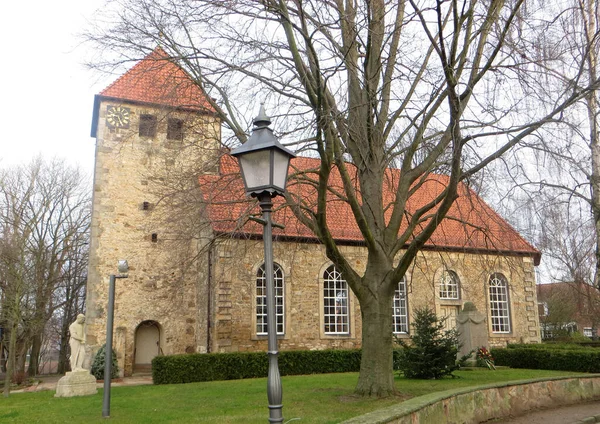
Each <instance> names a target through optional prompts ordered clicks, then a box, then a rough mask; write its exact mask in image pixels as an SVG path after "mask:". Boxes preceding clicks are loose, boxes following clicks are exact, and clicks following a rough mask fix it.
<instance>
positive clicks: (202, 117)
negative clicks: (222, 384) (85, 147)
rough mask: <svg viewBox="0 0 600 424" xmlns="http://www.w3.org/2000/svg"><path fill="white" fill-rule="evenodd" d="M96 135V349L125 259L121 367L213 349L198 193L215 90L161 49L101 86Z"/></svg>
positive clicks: (117, 329) (212, 135)
mask: <svg viewBox="0 0 600 424" xmlns="http://www.w3.org/2000/svg"><path fill="white" fill-rule="evenodd" d="M91 136H92V137H95V138H96V161H95V171H94V193H93V209H92V227H91V228H92V229H91V242H90V260H89V272H88V285H87V313H86V315H87V322H86V324H87V330H86V333H87V343H88V344H89V345H91V346H92V351H93V354H95V352H96V351H97V349H98V348H100V346H102V345H103V344H104V343H105V342H106V312H107V304H108V281H109V276H110V275H111V274H116V273H117V269H116V267H117V262H118V261H119V260H122V259H125V260H127V261H128V263H129V268H130V271H129V276H128V278H123V279H118V280H117V285H116V291H115V315H114V342H113V346H114V348H115V351H116V352H117V356H118V361H119V368H120V371H121V373H124V374H125V375H130V374H132V373H133V372H143V371H146V370H149V369H150V362H151V360H152V358H153V357H154V356H156V355H159V354H171V353H182V352H203V351H206V346H207V343H208V341H207V329H206V325H207V319H206V313H207V311H205V309H206V307H205V306H204V307H203V306H202V305H206V302H204V301H202V299H203V298H205V297H206V296H207V293H206V278H207V277H206V276H205V275H204V273H203V272H202V271H201V270H202V269H207V267H205V266H203V264H202V259H200V260H198V257H199V256H202V255H200V254H199V252H201V251H202V249H203V243H205V240H206V238H205V237H203V231H204V230H203V225H202V222H200V219H201V218H200V217H201V215H202V214H201V213H199V208H198V204H197V203H195V202H194V198H195V197H194V196H195V195H196V191H197V189H198V187H197V177H198V175H200V174H203V173H204V174H205V173H211V172H214V169H215V163H216V160H217V157H218V152H219V147H220V136H221V134H220V122H219V120H218V118H217V117H216V115H215V113H214V109H213V108H212V107H211V105H210V103H209V102H208V100H207V96H206V94H205V93H204V92H203V90H202V89H201V88H200V87H199V86H198V85H197V84H195V83H194V82H193V81H192V79H191V78H190V76H189V75H188V74H187V73H186V72H185V71H184V70H183V69H182V68H181V67H180V66H178V65H177V64H175V63H174V62H173V61H171V60H170V59H169V58H168V56H167V54H166V53H165V52H164V50H162V49H161V48H157V49H156V50H154V51H153V52H152V53H151V54H149V55H148V56H147V57H145V58H144V59H143V60H141V61H140V62H138V63H137V64H136V65H135V66H134V67H132V68H131V69H130V70H129V71H127V72H126V73H125V74H124V75H123V76H121V77H120V78H119V79H117V80H116V81H115V82H114V83H113V84H111V85H110V86H109V87H107V88H106V89H105V90H103V91H102V92H101V93H100V94H98V95H96V97H95V101H94V110H93V119H92V131H91ZM182 228H185V232H183V231H182V230H181V229H182ZM92 357H93V355H92Z"/></svg>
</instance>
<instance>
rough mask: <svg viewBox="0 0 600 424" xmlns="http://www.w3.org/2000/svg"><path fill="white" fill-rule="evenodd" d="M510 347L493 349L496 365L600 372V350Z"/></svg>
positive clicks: (529, 346)
mask: <svg viewBox="0 0 600 424" xmlns="http://www.w3.org/2000/svg"><path fill="white" fill-rule="evenodd" d="M531 346H535V345H528V347H514V346H513V347H509V348H507V349H499V348H496V349H491V350H490V352H491V354H492V356H493V357H494V361H495V364H496V365H502V366H509V367H511V368H528V369H541V370H559V371H575V372H592V373H598V372H600V350H598V349H589V348H582V347H579V346H577V347H575V348H573V349H556V348H549V349H542V348H532V347H531Z"/></svg>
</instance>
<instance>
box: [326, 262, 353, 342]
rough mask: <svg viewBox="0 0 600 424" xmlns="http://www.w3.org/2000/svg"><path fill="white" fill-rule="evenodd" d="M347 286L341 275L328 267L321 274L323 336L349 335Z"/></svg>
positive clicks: (332, 267) (333, 268)
mask: <svg viewBox="0 0 600 424" xmlns="http://www.w3.org/2000/svg"><path fill="white" fill-rule="evenodd" d="M348 300H349V299H348V284H347V283H346V280H345V279H344V278H343V277H342V274H341V273H340V272H339V271H338V270H337V269H336V268H335V266H333V265H332V266H330V267H329V268H327V269H326V270H325V273H324V274H323V323H324V331H325V334H349V333H350V314H349V309H348Z"/></svg>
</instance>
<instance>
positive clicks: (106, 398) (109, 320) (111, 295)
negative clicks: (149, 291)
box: [102, 261, 129, 418]
mask: <svg viewBox="0 0 600 424" xmlns="http://www.w3.org/2000/svg"><path fill="white" fill-rule="evenodd" d="M117 270H118V271H119V274H118V275H115V274H111V276H110V280H109V283H108V310H107V314H106V345H105V346H104V395H103V398H102V416H103V417H104V418H109V417H110V383H111V381H110V380H111V374H112V350H113V349H112V342H113V318H114V315H115V281H116V279H117V278H127V277H128V275H127V272H129V265H128V264H127V261H119V264H118V265H117Z"/></svg>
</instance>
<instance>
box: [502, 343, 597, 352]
mask: <svg viewBox="0 0 600 424" xmlns="http://www.w3.org/2000/svg"><path fill="white" fill-rule="evenodd" d="M595 347H600V346H598V345H597V342H592V341H590V342H581V343H558V342H544V343H528V344H525V343H514V344H509V345H508V346H507V348H508V349H536V350H540V349H541V350H548V349H560V350H578V349H590V348H595Z"/></svg>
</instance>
